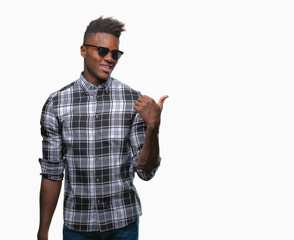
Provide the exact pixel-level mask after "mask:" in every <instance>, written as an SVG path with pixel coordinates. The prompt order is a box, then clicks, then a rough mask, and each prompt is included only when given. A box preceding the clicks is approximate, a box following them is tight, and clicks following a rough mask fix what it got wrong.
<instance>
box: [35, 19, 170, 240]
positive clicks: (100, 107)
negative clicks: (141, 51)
mask: <svg viewBox="0 0 294 240" xmlns="http://www.w3.org/2000/svg"><path fill="white" fill-rule="evenodd" d="M122 31H125V29H124V24H123V23H121V22H119V21H117V20H115V19H113V18H102V17H100V18H99V19H96V20H94V21H92V22H91V23H90V24H89V26H88V27H87V29H86V32H85V35H84V42H83V45H82V46H81V55H82V57H83V58H84V71H83V72H82V74H81V76H80V78H79V79H78V80H77V81H75V82H73V83H71V84H69V85H68V86H66V87H64V88H63V89H61V90H59V91H57V92H55V93H53V94H51V95H50V97H49V98H48V99H47V101H46V103H45V105H44V107H43V110H42V116H41V134H42V137H43V158H41V159H39V161H40V164H41V169H42V173H41V175H42V182H41V190H40V225H39V231H38V239H39V240H44V239H48V231H49V226H50V222H51V219H52V216H53V213H54V210H55V207H56V204H57V201H58V198H59V193H60V189H61V184H62V180H63V172H65V186H64V228H63V237H64V238H63V239H64V240H68V239H71V240H72V239H129V240H132V239H138V219H139V216H140V215H141V214H142V213H141V205H140V200H139V198H138V195H137V192H136V189H135V187H134V185H133V178H134V176H135V175H134V174H135V172H136V173H137V174H138V176H139V177H140V178H141V179H143V180H146V181H148V180H150V179H151V178H152V177H153V176H154V174H155V172H156V170H157V169H158V167H159V164H160V157H159V144H158V131H159V125H160V115H161V111H162V107H163V102H164V100H165V99H166V98H167V97H168V96H163V97H162V98H161V99H160V100H159V102H158V104H157V103H155V102H154V100H153V99H151V98H150V97H148V96H141V95H140V93H139V92H137V91H135V90H133V89H132V88H130V87H128V86H127V85H125V84H123V83H121V82H120V81H118V80H116V79H114V78H112V77H111V73H112V71H113V69H114V67H115V65H116V64H117V62H118V59H119V58H120V57H121V55H122V54H123V52H122V51H120V50H119V37H120V34H121V32H122Z"/></svg>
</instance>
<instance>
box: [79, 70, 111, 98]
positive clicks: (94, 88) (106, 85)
mask: <svg viewBox="0 0 294 240" xmlns="http://www.w3.org/2000/svg"><path fill="white" fill-rule="evenodd" d="M78 81H79V83H80V84H81V86H82V87H83V88H84V89H85V90H86V92H88V93H92V94H97V92H98V90H99V89H102V90H104V91H105V92H106V93H107V92H108V88H109V87H110V84H111V81H112V79H111V77H109V78H108V79H107V80H106V81H105V82H103V83H101V84H99V85H98V86H95V85H94V84H92V83H90V82H88V81H87V80H86V79H85V78H84V76H83V72H82V73H81V75H80V78H79V80H78Z"/></svg>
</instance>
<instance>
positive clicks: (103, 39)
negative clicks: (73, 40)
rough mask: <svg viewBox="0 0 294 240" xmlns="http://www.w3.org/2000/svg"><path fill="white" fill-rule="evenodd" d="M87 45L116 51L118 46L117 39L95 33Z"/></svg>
mask: <svg viewBox="0 0 294 240" xmlns="http://www.w3.org/2000/svg"><path fill="white" fill-rule="evenodd" d="M87 43H88V44H93V45H97V46H101V47H107V48H110V49H118V46H119V40H118V38H117V37H115V36H113V35H112V34H108V33H96V34H95V35H92V36H90V37H89V38H88V40H87Z"/></svg>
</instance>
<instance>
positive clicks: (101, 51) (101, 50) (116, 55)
mask: <svg viewBox="0 0 294 240" xmlns="http://www.w3.org/2000/svg"><path fill="white" fill-rule="evenodd" d="M83 46H88V47H95V48H97V50H98V54H99V56H100V57H105V56H106V55H107V54H108V53H109V52H111V56H112V58H113V60H118V59H119V58H120V57H121V55H123V53H124V52H122V51H120V50H110V49H109V48H106V47H100V46H95V45H91V44H83Z"/></svg>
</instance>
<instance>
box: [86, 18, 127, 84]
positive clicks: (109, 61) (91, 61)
mask: <svg viewBox="0 0 294 240" xmlns="http://www.w3.org/2000/svg"><path fill="white" fill-rule="evenodd" d="M123 31H125V28H124V24H123V23H121V22H119V21H118V20H115V19H113V18H102V17H100V18H98V19H96V20H93V21H92V22H90V24H89V25H88V27H87V29H86V31H85V34H84V42H83V45H82V46H81V55H82V56H83V58H84V77H85V78H86V80H88V81H89V82H91V83H92V84H95V85H99V84H100V83H103V82H104V81H106V80H107V79H108V77H109V76H110V74H111V72H112V70H113V69H114V67H115V65H116V63H117V61H118V58H119V57H120V56H121V55H122V52H121V51H117V50H119V37H120V35H121V32H123ZM109 50H110V51H109Z"/></svg>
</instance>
